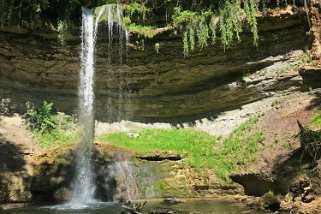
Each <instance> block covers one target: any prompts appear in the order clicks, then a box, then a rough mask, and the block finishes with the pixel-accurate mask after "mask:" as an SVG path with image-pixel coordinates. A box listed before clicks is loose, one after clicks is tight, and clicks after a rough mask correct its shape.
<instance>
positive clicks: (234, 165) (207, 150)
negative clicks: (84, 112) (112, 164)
mask: <svg viewBox="0 0 321 214" xmlns="http://www.w3.org/2000/svg"><path fill="white" fill-rule="evenodd" d="M258 118H259V117H258V116H254V117H252V118H251V119H250V120H248V121H247V122H245V123H244V124H242V125H241V126H240V127H238V128H237V129H235V130H233V132H232V133H231V134H230V135H229V136H227V137H226V138H223V137H217V136H211V135H209V134H207V133H205V132H202V131H197V130H194V129H174V128H173V129H142V130H139V131H137V134H139V137H136V138H133V137H131V136H130V135H129V134H128V133H125V132H115V133H109V134H104V135H101V136H99V137H98V140H99V141H101V142H106V143H111V144H114V145H116V146H119V147H124V148H127V149H130V150H132V151H134V152H137V153H141V154H144V153H148V152H155V151H173V152H177V153H186V154H187V159H186V161H187V163H188V164H189V165H190V166H192V167H193V168H195V169H196V170H207V169H213V170H214V171H215V172H216V175H217V176H218V177H219V178H221V179H223V180H226V179H227V176H228V174H229V173H231V172H235V171H236V170H238V168H239V167H241V166H246V165H247V164H249V163H250V162H255V161H256V152H257V151H258V150H259V148H260V143H261V142H262V141H263V138H264V137H263V133H262V132H256V133H252V132H251V130H252V127H253V125H254V124H255V123H256V122H257V121H258Z"/></svg>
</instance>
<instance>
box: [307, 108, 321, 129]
mask: <svg viewBox="0 0 321 214" xmlns="http://www.w3.org/2000/svg"><path fill="white" fill-rule="evenodd" d="M309 122H310V125H311V127H312V128H315V129H321V111H317V112H315V113H314V114H313V115H312V116H311V118H310V121H309Z"/></svg>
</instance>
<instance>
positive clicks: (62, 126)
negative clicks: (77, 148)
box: [34, 114, 79, 147]
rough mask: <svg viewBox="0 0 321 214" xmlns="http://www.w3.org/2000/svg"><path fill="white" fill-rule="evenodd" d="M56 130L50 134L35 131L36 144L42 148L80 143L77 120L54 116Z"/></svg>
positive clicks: (60, 115) (66, 116) (64, 116)
mask: <svg viewBox="0 0 321 214" xmlns="http://www.w3.org/2000/svg"><path fill="white" fill-rule="evenodd" d="M54 120H55V122H56V125H55V128H54V129H53V130H52V131H50V132H40V131H34V139H35V142H36V143H37V144H38V145H39V146H41V147H55V146H60V145H65V144H71V143H75V142H77V141H79V133H78V126H77V124H76V122H75V119H74V118H73V117H71V116H68V115H65V114H58V115H55V116H54Z"/></svg>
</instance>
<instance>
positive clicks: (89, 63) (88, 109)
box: [68, 4, 128, 209]
mask: <svg viewBox="0 0 321 214" xmlns="http://www.w3.org/2000/svg"><path fill="white" fill-rule="evenodd" d="M114 11H116V16H114V15H113V12H114ZM122 13H123V10H122V8H121V6H120V5H113V4H112V5H104V6H101V7H98V8H96V9H95V14H94V12H93V10H90V9H84V10H83V14H82V29H81V30H82V31H81V39H82V44H81V68H80V83H79V88H78V96H79V106H78V108H79V125H80V131H81V140H80V143H79V147H78V150H77V157H76V158H77V159H76V160H77V167H76V177H75V180H74V187H73V192H72V195H71V200H70V202H69V203H68V205H69V206H70V207H71V208H76V209H79V208H84V207H87V206H88V205H90V204H92V203H95V202H96V200H95V189H96V188H95V184H94V180H95V176H94V173H93V169H92V165H91V158H92V147H93V139H94V135H95V128H94V126H95V119H94V115H95V112H94V100H95V97H94V72H95V43H96V37H97V32H98V24H99V23H100V22H102V21H106V22H107V24H108V38H109V43H110V44H109V45H108V62H109V63H110V61H111V56H112V54H111V53H112V39H113V38H112V37H113V34H112V32H113V23H114V22H116V23H117V24H118V32H119V33H121V34H123V32H125V35H126V38H127V35H128V32H127V31H126V29H125V27H124V25H123V22H122V19H123V14H122ZM95 15H96V18H95ZM120 38H121V39H120V41H121V42H122V40H123V39H122V38H123V36H122V35H121V36H120ZM126 41H128V40H127V39H126ZM121 48H122V45H121ZM120 52H121V51H120ZM120 61H121V62H122V57H121V59H120Z"/></svg>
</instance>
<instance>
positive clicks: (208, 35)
mask: <svg viewBox="0 0 321 214" xmlns="http://www.w3.org/2000/svg"><path fill="white" fill-rule="evenodd" d="M174 10H175V13H174V15H173V24H174V25H175V26H178V27H179V28H180V29H181V30H182V31H183V43H184V45H183V47H184V50H183V53H184V55H185V56H187V55H188V54H189V52H190V51H193V50H194V49H195V41H196V40H197V41H198V46H199V47H200V48H201V49H202V48H203V47H205V46H207V42H208V39H211V40H212V43H215V40H216V34H217V31H220V34H221V44H222V46H223V48H224V49H225V48H227V47H229V46H230V45H231V44H232V43H233V42H234V41H240V33H241V32H242V31H243V29H242V28H243V25H244V23H245V21H247V24H248V26H249V29H250V31H251V32H252V35H253V44H254V45H257V44H258V30H257V21H256V12H257V10H258V6H257V1H256V0H226V1H224V4H223V6H221V7H220V8H219V9H218V11H213V10H207V11H201V12H193V11H189V10H184V11H182V9H181V8H180V7H176V8H175V9H174Z"/></svg>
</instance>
